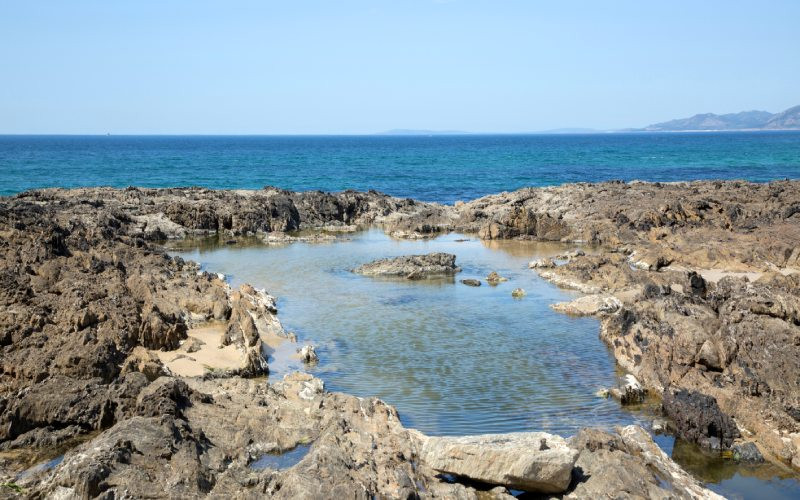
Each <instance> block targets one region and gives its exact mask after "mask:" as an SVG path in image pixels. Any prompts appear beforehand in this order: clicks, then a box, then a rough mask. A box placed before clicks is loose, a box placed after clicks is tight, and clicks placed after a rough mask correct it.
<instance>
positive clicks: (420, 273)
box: [353, 252, 461, 279]
mask: <svg viewBox="0 0 800 500" xmlns="http://www.w3.org/2000/svg"><path fill="white" fill-rule="evenodd" d="M459 271H461V268H460V267H458V266H456V256H455V255H453V254H451V253H442V252H437V253H429V254H424V255H404V256H401V257H394V258H390V259H378V260H375V261H373V262H370V263H368V264H364V265H361V266H358V267H357V268H355V269H354V270H353V272H354V273H357V274H363V275H365V276H396V277H404V278H406V279H423V278H427V277H431V276H451V275H453V274H456V273H457V272H459Z"/></svg>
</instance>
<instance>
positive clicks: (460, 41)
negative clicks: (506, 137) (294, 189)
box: [0, 0, 800, 134]
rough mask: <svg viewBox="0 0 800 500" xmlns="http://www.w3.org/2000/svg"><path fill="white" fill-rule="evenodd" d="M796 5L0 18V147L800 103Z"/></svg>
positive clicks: (446, 4) (52, 13)
mask: <svg viewBox="0 0 800 500" xmlns="http://www.w3.org/2000/svg"><path fill="white" fill-rule="evenodd" d="M799 20H800V1H798V0H786V1H780V0H772V1H768V0H763V1H750V2H743V1H736V0H725V1H713V0H712V1H709V0H707V1H703V2H697V1H675V0H672V1H670V2H647V1H641V0H636V1H625V0H619V1H597V0H594V1H571V0H562V1H551V2H543V1H534V0H518V1H515V0H486V1H477V0H476V1H467V0H402V1H401V0H337V1H333V0H327V1H304V0H293V1H284V2H273V1H264V0H262V1H238V0H229V1H217V2H210V1H202V0H190V1H189V0H187V1H183V0H173V1H148V0H137V1H131V2H120V1H108V0H97V1H85V0H70V1H63V0H57V1H54V0H50V1H48V0H37V1H10V0H0V133H9V134H26V133H32V134H33V133H36V134H38V133H63V134H105V133H112V134H362V133H363V134H370V133H375V132H380V131H384V130H389V129H398V128H409V129H429V130H464V131H471V132H491V133H496V132H528V131H539V130H547V129H555V128H562V127H588V128H597V129H617V128H625V127H640V126H645V125H647V124H650V123H654V122H660V121H665V120H669V119H672V118H680V117H685V116H690V115H693V114H695V113H702V112H715V113H726V112H737V111H742V110H751V109H763V110H767V111H770V112H778V111H782V110H784V109H786V108H788V107H791V106H794V105H797V104H800V30H798V21H799Z"/></svg>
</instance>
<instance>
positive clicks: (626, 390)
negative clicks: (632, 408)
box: [609, 373, 647, 405]
mask: <svg viewBox="0 0 800 500" xmlns="http://www.w3.org/2000/svg"><path fill="white" fill-rule="evenodd" d="M609 392H610V394H611V395H612V396H614V397H615V398H617V399H619V401H620V403H622V404H624V405H631V404H639V403H643V402H644V398H645V396H647V390H646V389H645V388H644V387H642V384H640V383H639V381H638V380H636V377H634V376H633V375H631V374H630V373H629V374H627V375H625V376H624V377H622V378H621V379H620V382H619V386H618V387H615V388H614V389H611V391H609Z"/></svg>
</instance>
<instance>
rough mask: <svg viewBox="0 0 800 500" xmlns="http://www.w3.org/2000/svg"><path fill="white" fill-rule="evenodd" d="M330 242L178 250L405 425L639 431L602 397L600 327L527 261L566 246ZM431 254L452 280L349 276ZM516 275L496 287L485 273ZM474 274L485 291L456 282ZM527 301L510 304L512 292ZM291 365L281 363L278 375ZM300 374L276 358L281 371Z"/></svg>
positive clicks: (448, 240) (432, 430) (322, 373)
mask: <svg viewBox="0 0 800 500" xmlns="http://www.w3.org/2000/svg"><path fill="white" fill-rule="evenodd" d="M347 237H349V238H351V239H349V240H348V241H341V242H336V243H329V244H319V243H316V244H306V243H293V244H290V245H285V246H274V245H273V246H250V245H242V246H221V247H220V246H211V247H210V248H209V249H208V250H205V249H203V248H202V247H201V248H197V249H195V250H192V251H188V252H183V253H181V256H182V257H184V258H187V259H192V260H196V261H198V262H201V263H202V264H203V265H204V266H205V268H206V269H208V270H211V271H214V272H221V273H224V274H225V275H226V277H227V278H228V279H229V280H230V282H231V284H232V285H233V286H238V285H239V284H241V283H244V282H248V283H251V284H253V285H254V286H258V287H264V288H266V289H267V291H268V292H269V293H270V294H272V295H274V296H276V297H277V299H278V317H279V318H280V320H281V322H282V323H283V325H284V327H285V328H286V330H287V331H294V332H296V333H297V336H298V341H299V342H298V346H299V345H301V344H302V343H305V342H311V343H313V344H315V346H316V347H317V353H318V354H319V356H320V362H319V364H318V365H317V366H316V367H311V368H308V371H309V372H311V373H314V374H315V375H316V376H319V377H320V378H322V379H323V380H324V381H325V385H326V388H328V389H330V390H334V391H342V392H346V393H349V394H355V395H358V396H377V397H379V398H381V399H383V400H385V401H387V402H388V403H390V404H392V405H394V406H396V407H397V409H398V411H399V412H400V416H401V419H402V421H403V424H404V425H407V426H410V427H414V428H416V429H419V430H421V431H423V432H425V433H428V434H438V435H443V434H451V435H458V434H474V433H486V432H511V431H523V430H534V429H537V430H547V431H549V432H555V433H559V434H563V435H569V434H573V433H574V432H575V431H577V430H578V429H580V428H581V427H583V426H586V425H589V424H592V425H607V426H612V425H615V424H621V423H631V422H632V421H633V420H634V419H633V418H632V416H631V414H630V413H627V412H625V411H623V410H622V409H621V408H620V406H619V405H618V404H617V403H616V402H615V401H612V400H607V399H603V398H598V397H597V396H596V395H595V393H596V392H597V391H598V390H599V389H601V388H604V387H609V386H611V385H612V384H614V382H615V370H614V359H613V356H612V355H611V354H610V353H609V351H608V350H607V349H606V347H605V346H604V345H603V343H602V342H601V341H600V339H599V338H598V334H597V333H598V324H597V321H596V320H593V319H590V318H573V317H569V316H565V315H563V314H559V313H556V312H554V311H552V310H551V309H550V308H549V307H548V304H551V303H553V302H558V301H562V300H569V299H570V298H571V297H573V296H575V295H573V294H570V293H569V292H566V291H563V290H559V289H558V288H556V287H555V286H552V285H550V284H549V283H546V282H545V281H543V280H541V279H540V278H539V277H538V276H537V275H536V273H535V272H533V271H531V270H530V269H528V266H527V264H528V262H529V261H530V260H531V259H532V258H534V257H536V256H541V255H553V254H554V253H558V252H560V251H565V250H568V249H570V247H566V246H563V245H552V244H542V243H533V242H491V243H487V242H482V241H479V240H477V239H474V238H469V241H461V242H458V241H456V240H459V239H464V238H467V237H465V236H462V235H458V234H451V235H447V236H443V237H440V238H437V239H435V240H429V241H399V240H393V239H391V238H389V237H387V236H385V235H384V234H383V233H382V232H380V231H367V232H362V233H356V234H352V235H349V236H347ZM428 252H449V253H453V254H455V255H456V256H457V258H456V263H457V264H458V265H459V266H460V267H461V268H462V271H461V272H460V273H458V274H457V275H456V277H455V278H442V279H431V280H420V281H409V280H404V279H382V278H374V277H367V276H361V275H357V274H354V273H352V272H350V270H351V269H353V268H355V267H357V266H358V265H360V264H363V263H366V262H369V261H372V260H374V259H377V258H382V257H393V256H398V255H406V254H421V253H428ZM491 271H497V272H498V273H500V274H501V275H502V276H505V277H506V278H508V279H509V281H507V282H503V283H501V284H499V285H498V286H496V287H492V286H489V285H488V284H487V283H486V282H485V279H484V278H485V276H486V275H488V274H489V273H490V272H491ZM463 278H479V279H481V280H482V281H483V285H482V286H480V287H469V286H465V285H463V284H461V283H460V282H459V280H460V279H463ZM517 287H522V288H524V289H525V290H526V291H527V293H528V295H527V296H526V297H524V298H522V299H514V298H512V297H511V291H512V290H513V289H514V288H517ZM282 368H283V369H282ZM291 368H294V367H293V366H286V365H284V366H275V367H273V365H272V363H271V364H270V369H271V371H272V374H271V376H272V377H275V376H278V377H280V376H281V375H282V372H283V371H284V370H287V369H291Z"/></svg>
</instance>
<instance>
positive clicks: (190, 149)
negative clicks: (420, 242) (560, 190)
mask: <svg viewBox="0 0 800 500" xmlns="http://www.w3.org/2000/svg"><path fill="white" fill-rule="evenodd" d="M786 177H789V178H800V132H736V133H696V134H676V133H672V134H670V133H652V134H633V133H631V134H595V135H460V136H411V137H406V136H402V137H400V136H378V135H376V136H242V137H235V136H216V137H215V136H0V195H10V194H14V193H17V192H20V191H24V190H27V189H33V188H42V187H54V186H61V187H76V186H97V185H109V186H115V187H125V186H129V185H136V186H146V187H164V186H205V187H210V188H250V189H258V188H261V187H263V186H266V185H273V186H278V187H281V188H285V189H292V190H309V189H321V190H326V191H338V190H343V189H358V190H367V189H376V190H378V191H383V192H386V193H389V194H392V195H395V196H402V197H411V198H415V199H420V200H426V201H439V202H445V203H452V202H454V201H456V200H465V199H472V198H476V197H478V196H482V195H485V194H490V193H496V192H499V191H504V190H513V189H517V188H520V187H523V186H540V185H552V184H561V183H564V182H578V181H587V182H588V181H601V180H609V179H622V180H631V179H642V180H653V181H680V180H691V179H710V178H719V179H733V178H736V179H747V180H753V181H768V180H772V179H781V178H786Z"/></svg>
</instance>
